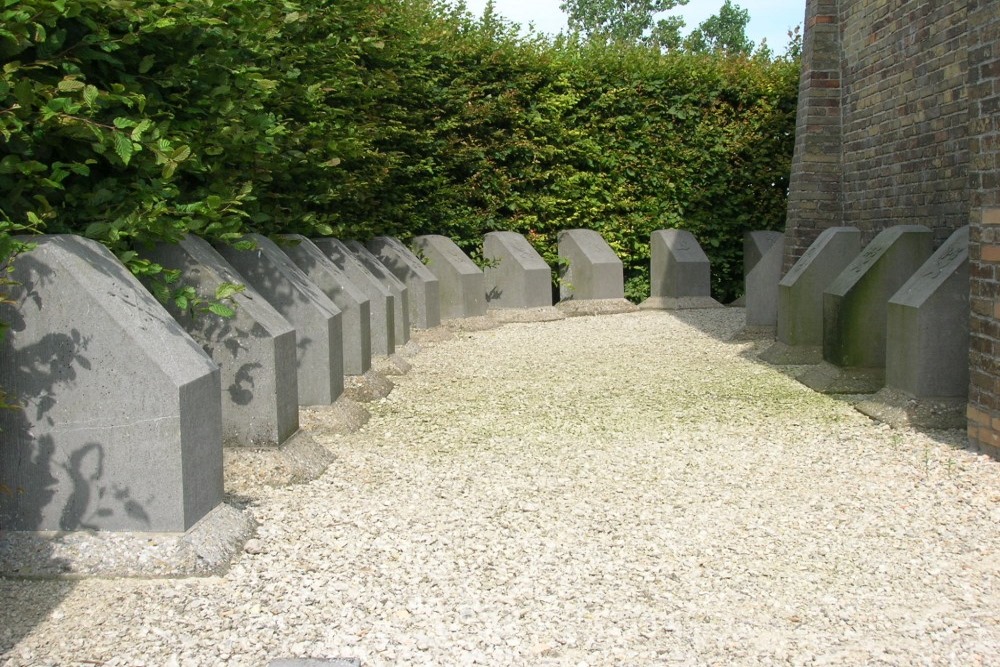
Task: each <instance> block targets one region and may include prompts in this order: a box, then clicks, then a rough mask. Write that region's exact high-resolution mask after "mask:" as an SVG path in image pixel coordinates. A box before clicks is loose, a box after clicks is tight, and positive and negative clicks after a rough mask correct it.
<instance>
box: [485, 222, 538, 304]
mask: <svg viewBox="0 0 1000 667" xmlns="http://www.w3.org/2000/svg"><path fill="white" fill-rule="evenodd" d="M483 258H484V259H486V261H487V262H488V265H487V267H486V268H485V269H483V274H484V276H485V278H486V300H487V304H488V307H489V308H491V309H494V308H544V307H549V306H551V305H552V269H551V268H549V265H548V264H546V263H545V260H544V259H542V256H541V255H539V254H538V252H537V251H536V250H535V249H534V248H532V247H531V244H530V243H528V240H527V239H526V238H524V236H522V235H521V234H518V233H517V232H490V233H488V234H486V236H485V237H483Z"/></svg>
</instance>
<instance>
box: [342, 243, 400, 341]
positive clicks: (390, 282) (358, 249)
mask: <svg viewBox="0 0 1000 667" xmlns="http://www.w3.org/2000/svg"><path fill="white" fill-rule="evenodd" d="M344 245H346V246H347V247H348V249H349V250H350V251H351V252H352V253H354V256H355V257H356V258H357V259H358V261H359V262H361V264H362V265H364V267H365V268H366V269H368V271H369V272H370V273H371V274H372V275H373V276H375V277H376V278H378V280H379V281H380V282H381V283H382V284H383V285H385V286H386V287H388V288H389V291H390V292H392V296H393V305H392V312H393V315H394V317H393V320H394V323H395V333H396V347H402V346H403V345H406V343H407V341H409V340H410V290H409V289H407V287H406V284H405V283H403V282H402V281H401V280H399V279H398V278H396V276H394V275H392V273H391V272H390V271H389V270H388V269H387V268H385V266H384V265H383V264H382V262H380V261H378V257H376V256H375V255H373V254H371V252H369V251H368V248H366V247H365V246H364V245H363V244H362V243H361V242H360V241H353V240H351V241H346V242H345V243H344Z"/></svg>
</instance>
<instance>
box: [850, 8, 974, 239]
mask: <svg viewBox="0 0 1000 667" xmlns="http://www.w3.org/2000/svg"><path fill="white" fill-rule="evenodd" d="M839 4H840V17H839V18H840V27H841V68H842V78H843V94H844V97H843V144H842V146H843V154H842V160H843V167H844V171H843V190H842V197H843V201H844V217H843V224H847V225H853V226H855V227H857V228H858V229H860V230H861V236H862V242H864V243H867V242H868V241H870V240H871V239H872V238H873V237H874V236H875V235H876V234H877V233H878V232H880V231H882V230H883V229H885V228H887V227H891V226H892V225H897V224H904V223H905V224H921V225H926V226H927V227H929V228H930V229H932V230H934V232H935V240H936V241H937V245H940V244H941V243H943V242H944V240H945V239H946V238H948V236H949V235H950V234H951V232H952V231H954V230H955V229H957V228H958V227H961V226H963V225H965V224H967V223H968V218H969V208H968V206H969V203H968V195H967V192H966V188H967V184H968V174H967V171H968V162H969V148H968V136H967V134H968V123H967V119H968V109H969V103H968V94H967V90H966V79H967V77H968V70H967V68H968V65H967V62H968V34H967V30H966V5H967V3H966V2H928V1H927V0H868V1H862V2H858V1H855V2H843V1H842V2H840V3H839Z"/></svg>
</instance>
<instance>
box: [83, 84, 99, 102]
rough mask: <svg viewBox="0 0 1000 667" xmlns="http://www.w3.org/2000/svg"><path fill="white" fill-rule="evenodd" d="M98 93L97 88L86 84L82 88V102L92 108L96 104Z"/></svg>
mask: <svg viewBox="0 0 1000 667" xmlns="http://www.w3.org/2000/svg"><path fill="white" fill-rule="evenodd" d="M99 94H100V92H99V91H98V90H97V86H92V85H90V84H87V85H86V86H84V88H83V101H84V102H85V103H86V105H87V106H88V107H93V106H94V105H95V104H97V98H98V95H99Z"/></svg>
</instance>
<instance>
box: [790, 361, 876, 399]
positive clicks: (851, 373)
mask: <svg viewBox="0 0 1000 667" xmlns="http://www.w3.org/2000/svg"><path fill="white" fill-rule="evenodd" d="M796 379H797V380H798V381H799V382H801V383H802V384H804V385H805V386H807V387H809V388H810V389H812V390H814V391H818V392H819V393H821V394H874V393H875V392H876V391H878V390H879V389H881V388H882V387H884V386H885V369H884V368H852V367H841V366H835V365H833V364H831V363H830V362H828V361H824V362H822V363H819V364H817V365H815V366H813V367H812V368H810V369H808V370H806V371H805V372H804V373H802V375H800V376H798V378H796Z"/></svg>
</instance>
